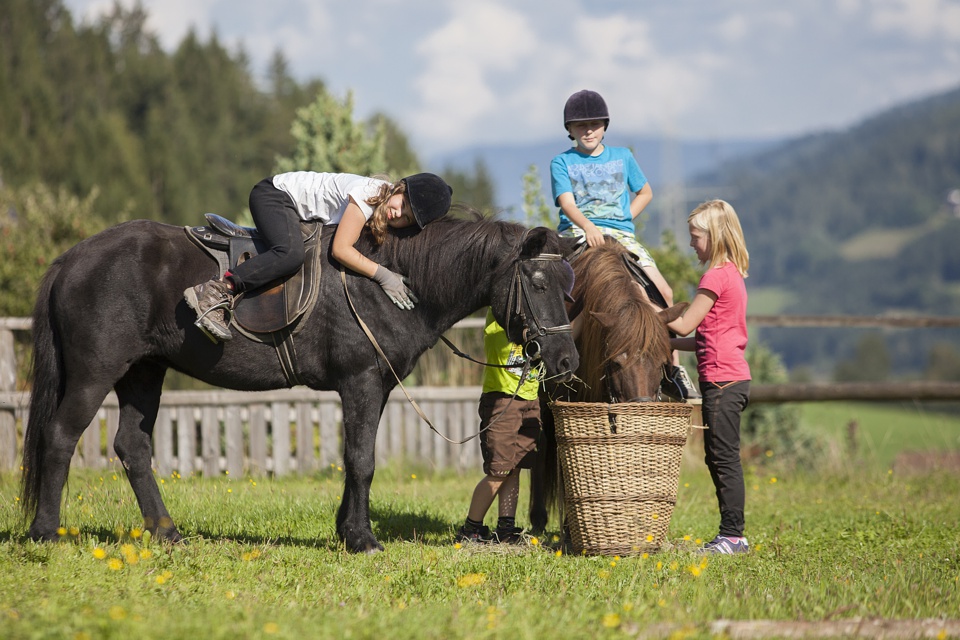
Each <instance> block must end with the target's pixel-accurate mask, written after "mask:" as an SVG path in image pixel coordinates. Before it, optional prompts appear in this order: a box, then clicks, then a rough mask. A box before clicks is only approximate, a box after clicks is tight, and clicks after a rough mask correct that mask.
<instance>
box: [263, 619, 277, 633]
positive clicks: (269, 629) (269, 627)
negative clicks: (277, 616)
mask: <svg viewBox="0 0 960 640" xmlns="http://www.w3.org/2000/svg"><path fill="white" fill-rule="evenodd" d="M263 632H264V633H266V634H268V635H271V636H272V635H274V634H276V633H279V632H280V625H278V624H277V623H276V622H268V623H267V624H265V625H263Z"/></svg>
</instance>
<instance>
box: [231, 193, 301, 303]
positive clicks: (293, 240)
mask: <svg viewBox="0 0 960 640" xmlns="http://www.w3.org/2000/svg"><path fill="white" fill-rule="evenodd" d="M250 213H251V215H252V216H253V223H254V224H255V225H257V230H258V231H260V237H261V238H262V239H263V241H264V242H265V243H266V245H267V247H268V249H267V250H266V251H264V252H262V253H260V254H259V255H256V256H254V257H252V258H250V259H249V260H247V261H246V262H243V263H241V264H239V265H237V268H236V269H231V270H230V279H231V280H232V281H233V284H234V287H236V289H237V291H252V290H254V289H258V288H260V287H262V286H263V285H265V284H267V283H269V282H272V281H274V280H277V279H279V278H282V277H284V276H288V275H290V274H292V273H294V272H296V271H297V269H299V268H300V267H302V266H303V260H304V251H303V235H302V233H301V232H300V214H299V213H298V212H297V208H296V206H295V205H294V202H293V198H291V197H290V195H289V194H288V193H286V192H285V191H281V190H280V189H277V188H276V187H275V186H273V179H272V178H264V179H263V180H261V181H260V182H258V183H257V184H256V186H254V187H253V190H252V191H250Z"/></svg>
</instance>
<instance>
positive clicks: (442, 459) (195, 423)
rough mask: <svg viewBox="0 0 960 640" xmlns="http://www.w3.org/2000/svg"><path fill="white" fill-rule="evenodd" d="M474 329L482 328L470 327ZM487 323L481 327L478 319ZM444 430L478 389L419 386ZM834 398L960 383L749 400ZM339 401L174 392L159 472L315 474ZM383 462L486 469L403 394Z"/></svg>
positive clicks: (787, 393) (469, 406)
mask: <svg viewBox="0 0 960 640" xmlns="http://www.w3.org/2000/svg"><path fill="white" fill-rule="evenodd" d="M750 320H751V321H752V322H755V323H757V324H767V325H772V326H817V323H818V320H817V319H816V318H802V317H801V318H797V317H781V316H754V317H752V318H750ZM468 322H469V323H470V324H469V325H468V326H470V327H471V328H472V327H474V326H475V325H477V322H474V321H473V320H470V321H468ZM479 322H480V323H482V320H481V321H479ZM819 323H820V326H823V324H824V323H825V324H826V325H827V326H897V327H930V326H950V327H954V326H960V318H902V317H893V318H882V317H880V318H878V317H862V318H857V317H828V318H820V319H819ZM29 328H30V322H29V320H28V319H23V318H13V319H0V470H5V469H13V468H15V467H16V466H17V465H18V464H19V456H20V452H19V441H20V436H19V435H18V433H19V430H20V429H21V428H22V425H23V424H26V420H27V417H28V415H29V394H27V393H18V392H15V391H13V390H14V389H15V385H16V363H15V358H14V357H13V354H14V341H13V331H14V330H23V331H26V330H29ZM410 393H411V395H412V396H413V397H414V398H415V399H416V400H417V402H418V403H420V404H421V406H422V407H423V409H424V411H425V412H426V414H427V415H428V416H429V417H430V419H431V420H432V421H433V423H434V424H435V425H436V427H437V428H438V430H440V431H441V432H442V433H444V434H445V435H446V436H447V437H448V438H450V439H451V440H455V441H456V440H463V439H464V438H466V437H468V436H470V435H473V434H475V433H476V431H477V429H478V427H479V419H478V417H477V413H476V408H477V399H478V398H479V395H480V388H479V387H475V386H467V387H413V388H411V389H410ZM829 400H864V401H897V400H960V383H951V382H902V383H897V382H889V383H839V384H838V383H809V384H786V385H760V384H757V385H753V387H752V389H751V403H755V404H759V403H767V402H791V401H829ZM118 417H119V408H118V405H117V399H116V396H114V395H113V394H111V395H110V396H108V397H107V399H106V401H105V402H104V404H103V406H102V407H101V409H100V411H99V413H98V415H97V417H96V418H95V419H94V420H93V421H92V423H91V425H90V427H88V429H87V431H86V432H85V433H84V435H83V438H82V439H81V441H80V445H79V446H78V448H77V452H76V454H75V459H74V464H75V465H79V466H87V467H105V466H110V465H113V464H116V454H115V453H114V451H113V447H112V444H113V437H114V435H115V433H116V430H117V423H118ZM341 419H342V418H341V410H340V401H339V397H338V396H337V395H336V393H334V392H329V391H312V390H308V389H300V388H298V389H285V390H278V391H270V392H257V393H251V392H239V391H211V392H191V391H168V392H165V393H164V394H163V397H162V400H161V409H160V415H159V417H158V419H157V424H156V428H155V430H154V465H155V467H156V469H157V472H158V473H160V474H161V475H169V474H170V473H172V472H173V471H174V470H176V471H177V472H179V473H180V474H181V475H188V474H190V473H193V472H202V473H204V474H205V475H216V474H220V473H223V472H228V473H229V475H231V476H234V477H238V476H241V475H243V474H253V475H256V474H266V473H271V474H274V475H284V474H288V473H293V472H299V473H310V472H313V471H316V470H318V469H322V468H325V467H328V466H330V465H338V464H339V463H340V462H341V460H342V451H343V448H342V447H343V445H342V427H341ZM376 452H377V461H378V463H383V462H385V461H388V460H395V459H404V460H409V461H413V462H417V463H421V464H427V465H430V466H433V467H436V468H452V469H456V470H458V471H475V470H476V469H478V468H479V466H480V453H479V447H478V445H477V443H476V440H471V441H470V442H468V443H466V444H462V445H456V444H451V443H449V442H447V441H446V440H444V439H443V438H441V437H440V436H438V435H436V434H434V433H433V432H432V431H431V430H430V429H429V427H428V426H427V425H426V424H425V423H424V422H423V421H422V420H421V419H420V417H419V416H418V415H417V413H416V411H415V410H414V409H413V407H412V406H411V405H410V404H409V403H408V402H407V401H406V398H405V397H404V396H403V394H402V393H401V392H400V391H399V390H395V392H394V393H393V394H392V395H391V397H390V399H389V401H388V403H387V407H386V409H385V411H384V414H383V417H382V419H381V422H380V428H379V431H378V434H377V445H376Z"/></svg>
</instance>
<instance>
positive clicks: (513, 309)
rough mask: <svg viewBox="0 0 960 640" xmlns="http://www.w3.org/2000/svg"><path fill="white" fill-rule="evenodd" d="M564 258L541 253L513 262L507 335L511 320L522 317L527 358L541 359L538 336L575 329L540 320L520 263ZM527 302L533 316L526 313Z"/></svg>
mask: <svg viewBox="0 0 960 640" xmlns="http://www.w3.org/2000/svg"><path fill="white" fill-rule="evenodd" d="M561 260H563V256H562V255H560V254H559V253H541V254H538V255H535V256H532V257H530V258H518V259H517V260H516V261H515V262H514V264H513V285H512V286H511V287H510V295H509V296H507V313H506V318H507V326H506V327H505V330H506V332H507V337H508V338H509V336H510V320H511V319H512V318H513V317H515V316H518V317H519V318H520V322H521V324H523V331H522V332H521V339H522V340H523V355H524V356H526V358H527V360H528V361H530V360H539V359H540V343H539V342H537V338H542V337H544V336H549V335H554V334H557V333H570V332H572V331H573V329H572V327H571V326H570V324H569V323H567V324H561V325H557V326H555V327H544V326H543V323H542V322H541V321H540V318H539V317H538V316H537V314H536V313H535V312H534V310H533V305H532V304H531V303H530V294H529V293H528V291H527V286H525V285H524V282H523V274H522V272H521V270H520V265H521V263H523V262H528V261H533V262H560V261H561ZM524 302H526V306H527V308H528V309H529V311H530V313H531V317H529V318H528V316H527V314H526V313H524V309H523V306H524V305H523V303H524Z"/></svg>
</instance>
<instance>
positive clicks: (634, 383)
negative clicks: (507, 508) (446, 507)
mask: <svg viewBox="0 0 960 640" xmlns="http://www.w3.org/2000/svg"><path fill="white" fill-rule="evenodd" d="M628 261H630V262H633V263H634V264H635V261H636V257H635V256H633V255H632V254H631V253H630V252H629V251H627V249H626V248H625V247H624V246H623V245H621V244H620V243H619V242H617V241H616V240H614V239H613V238H610V237H607V238H606V243H605V244H603V245H601V246H599V247H594V248H590V249H587V250H586V251H584V252H583V254H582V255H580V257H579V258H577V259H576V260H575V261H574V262H573V271H574V274H575V275H576V281H575V284H574V288H573V299H574V300H575V302H574V303H573V306H572V307H571V309H570V317H571V319H575V324H580V330H579V335H578V336H577V338H576V345H577V351H578V352H579V354H580V367H579V368H578V369H577V374H576V378H575V379H574V381H573V382H571V383H567V384H564V385H562V386H555V387H553V388H551V389H548V390H547V392H546V393H541V396H540V407H541V419H542V421H543V435H542V436H541V439H540V446H539V447H538V455H537V458H536V462H535V463H534V468H533V470H532V472H531V474H530V475H531V486H530V491H531V498H530V522H531V525H532V528H533V531H534V532H536V533H541V532H543V530H544V529H545V527H546V524H547V512H548V508H550V507H554V508H555V507H556V506H557V505H556V502H557V495H558V492H557V489H558V486H559V485H558V482H559V478H558V477H557V459H556V456H557V442H556V438H555V434H554V423H553V414H552V413H551V411H550V408H549V406H548V402H549V401H551V400H563V401H568V402H570V401H573V402H610V403H614V402H651V401H657V400H660V399H661V396H660V380H661V378H662V377H663V366H664V365H665V364H667V363H669V362H670V333H669V331H668V330H667V327H666V323H667V322H670V321H672V320H674V319H676V318H677V317H679V316H680V314H682V313H683V311H684V310H685V309H686V308H687V303H686V302H683V303H680V304H675V305H674V306H672V307H670V308H669V309H663V310H660V311H657V310H656V308H655V307H654V305H653V304H652V303H651V302H650V298H649V297H648V296H647V294H646V292H645V290H644V288H643V287H642V286H641V285H640V284H639V283H638V282H637V281H636V279H635V278H634V276H633V274H632V273H631V269H630V268H629V267H628V266H627V264H628ZM634 268H635V267H634ZM575 333H576V330H575Z"/></svg>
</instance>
